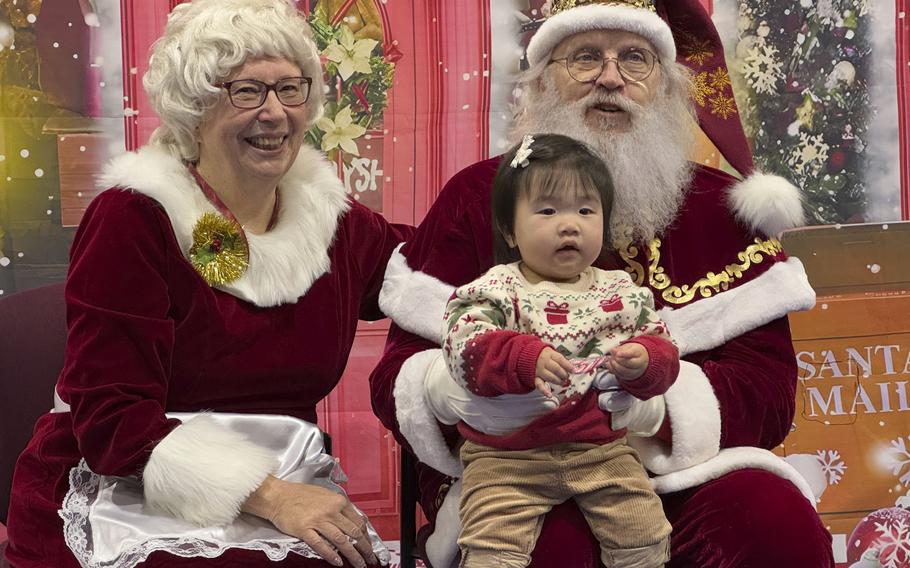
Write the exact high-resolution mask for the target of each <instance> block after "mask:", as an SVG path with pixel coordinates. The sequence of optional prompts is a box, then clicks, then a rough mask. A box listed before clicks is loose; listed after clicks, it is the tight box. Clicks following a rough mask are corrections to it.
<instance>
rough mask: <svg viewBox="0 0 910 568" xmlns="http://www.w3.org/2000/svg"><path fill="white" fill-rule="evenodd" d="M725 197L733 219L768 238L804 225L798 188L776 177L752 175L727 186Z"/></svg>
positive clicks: (760, 174) (804, 219) (804, 218)
mask: <svg viewBox="0 0 910 568" xmlns="http://www.w3.org/2000/svg"><path fill="white" fill-rule="evenodd" d="M728 198H729V200H730V206H731V208H732V209H733V212H734V214H735V215H736V218H737V219H739V220H740V221H741V222H743V223H744V224H746V225H747V226H748V227H749V228H751V229H752V230H753V231H758V232H761V233H764V234H765V235H768V236H769V237H776V236H778V235H780V234H781V233H782V232H784V231H786V230H787V229H793V228H795V227H802V226H803V225H805V224H806V217H805V214H804V213H803V202H802V196H801V195H800V191H799V188H797V187H796V186H795V185H793V184H792V183H790V182H789V181H787V180H785V179H784V178H782V177H780V176H775V175H770V174H762V173H754V174H752V175H751V176H749V177H747V178H746V179H744V180H743V181H741V182H738V183H736V184H734V185H733V186H732V187H730V189H729V193H728Z"/></svg>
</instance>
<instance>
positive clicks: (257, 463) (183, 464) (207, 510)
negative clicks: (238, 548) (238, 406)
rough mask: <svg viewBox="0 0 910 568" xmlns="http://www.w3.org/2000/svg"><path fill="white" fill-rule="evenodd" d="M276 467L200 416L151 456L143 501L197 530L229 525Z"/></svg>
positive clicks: (234, 435) (271, 458)
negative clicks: (198, 527) (186, 522)
mask: <svg viewBox="0 0 910 568" xmlns="http://www.w3.org/2000/svg"><path fill="white" fill-rule="evenodd" d="M277 465H278V463H277V461H276V460H275V458H274V456H272V454H271V452H269V451H268V450H266V449H265V448H261V447H259V446H257V445H256V444H253V443H252V442H250V441H248V440H247V439H246V438H245V437H244V436H243V435H241V434H238V433H237V432H233V431H231V430H229V429H227V428H225V427H224V426H221V425H219V424H218V423H217V422H216V421H215V420H214V419H213V418H211V417H209V416H197V417H196V418H193V419H191V420H188V421H186V422H185V423H183V424H181V425H180V426H178V427H177V428H175V429H174V430H173V431H172V432H171V433H170V434H168V435H167V436H166V437H165V438H164V439H163V440H161V441H160V442H159V443H158V445H157V446H155V449H154V450H152V454H151V456H150V457H149V461H148V463H147V464H146V466H145V470H144V471H143V472H142V484H143V489H144V491H145V501H146V503H147V504H148V505H149V507H151V508H152V509H154V510H157V511H161V512H163V513H165V514H167V515H169V516H172V517H176V518H178V519H183V520H185V521H189V522H191V523H194V524H196V525H198V526H203V527H208V526H216V525H224V524H229V523H231V522H232V521H233V520H234V519H235V518H236V517H237V515H239V514H240V506H241V505H242V504H243V502H244V501H246V499H247V497H249V496H250V494H251V493H252V492H253V491H255V490H256V488H257V487H259V486H260V485H261V484H262V481H263V480H264V479H265V478H266V476H267V475H268V474H270V473H272V472H273V471H274V470H275V468H276V467H277Z"/></svg>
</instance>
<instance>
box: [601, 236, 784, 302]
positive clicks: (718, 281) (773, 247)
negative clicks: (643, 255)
mask: <svg viewBox="0 0 910 568" xmlns="http://www.w3.org/2000/svg"><path fill="white" fill-rule="evenodd" d="M660 245H661V241H660V239H654V240H653V241H651V244H650V246H649V247H648V274H649V278H648V284H649V285H650V286H651V288H653V289H654V290H656V291H659V292H661V297H662V298H663V300H664V301H665V302H667V303H668V304H677V305H678V304H685V303H687V302H690V301H692V300H693V299H694V298H695V296H696V295H700V296H701V297H702V298H709V297H711V296H713V295H714V294H716V293H718V292H723V291H724V290H727V289H729V288H730V284H732V283H733V282H735V281H736V280H738V279H740V278H742V277H743V274H744V273H745V272H746V271H747V270H749V268H751V267H752V265H754V264H760V263H762V262H764V260H765V258H766V257H768V258H770V257H774V256H776V255H778V254H779V253H780V252H781V251H782V250H783V247H781V244H780V241H778V240H777V239H768V240H766V241H763V240H761V239H758V238H757V239H755V244H753V245H750V246H749V247H748V248H746V250H744V251H743V252H741V253H739V254H738V255H737V258H738V259H739V260H740V263H739V264H728V265H727V266H726V267H724V270H723V271H722V272H720V273H714V272H709V273H708V274H706V275H705V276H704V277H703V278H700V279H699V280H697V281H696V282H695V283H693V284H683V285H682V286H674V285H673V283H672V281H671V280H670V277H669V276H668V275H667V273H666V271H665V270H664V268H663V267H662V266H661V265H660ZM619 254H620V256H621V257H622V259H623V261H625V263H626V264H627V265H628V266H627V267H626V272H628V273H629V274H631V275H632V279H633V280H634V281H635V283H636V284H638V285H639V286H641V285H642V284H643V283H644V279H645V271H644V267H643V266H642V265H641V264H640V263H638V262H636V261H635V260H634V257H636V256H638V248H637V247H635V246H634V245H632V244H626V245H625V246H623V247H620V250H619Z"/></svg>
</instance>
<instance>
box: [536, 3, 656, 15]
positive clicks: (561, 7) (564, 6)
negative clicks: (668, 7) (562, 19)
mask: <svg viewBox="0 0 910 568" xmlns="http://www.w3.org/2000/svg"><path fill="white" fill-rule="evenodd" d="M589 4H601V5H604V6H611V5H612V6H631V7H633V8H643V9H645V10H650V11H651V12H656V11H657V9H656V8H655V7H654V1H653V0H553V3H552V4H551V5H550V15H551V16H555V15H556V14H558V13H560V12H564V11H566V10H569V9H572V8H575V7H576V6H587V5H589Z"/></svg>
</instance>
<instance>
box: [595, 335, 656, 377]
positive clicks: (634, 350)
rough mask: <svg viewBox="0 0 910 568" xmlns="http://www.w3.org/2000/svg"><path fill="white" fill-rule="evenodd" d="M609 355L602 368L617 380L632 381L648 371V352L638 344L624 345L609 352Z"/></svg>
mask: <svg viewBox="0 0 910 568" xmlns="http://www.w3.org/2000/svg"><path fill="white" fill-rule="evenodd" d="M610 355H611V357H610V359H609V360H608V361H607V362H606V364H605V365H604V366H605V367H606V368H607V370H608V371H610V372H611V373H613V374H614V375H616V378H618V379H622V380H624V381H633V380H635V379H637V378H638V377H640V376H642V375H644V374H645V371H646V370H647V369H648V362H649V358H648V350H647V349H645V348H644V347H643V346H641V345H640V344H638V343H624V344H623V345H620V346H619V347H615V348H614V349H613V350H612V351H610Z"/></svg>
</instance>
